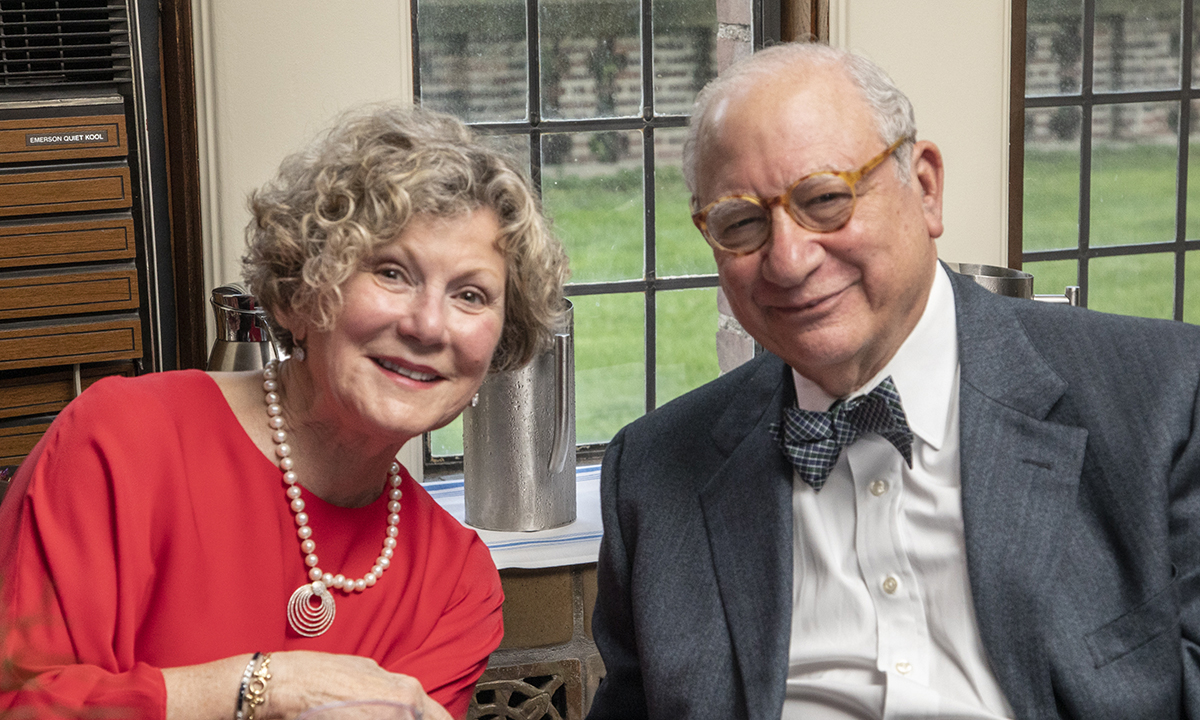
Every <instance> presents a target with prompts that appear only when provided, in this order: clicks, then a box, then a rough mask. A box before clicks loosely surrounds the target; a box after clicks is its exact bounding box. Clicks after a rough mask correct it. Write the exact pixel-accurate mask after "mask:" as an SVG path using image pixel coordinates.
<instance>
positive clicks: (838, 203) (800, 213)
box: [692, 135, 916, 255]
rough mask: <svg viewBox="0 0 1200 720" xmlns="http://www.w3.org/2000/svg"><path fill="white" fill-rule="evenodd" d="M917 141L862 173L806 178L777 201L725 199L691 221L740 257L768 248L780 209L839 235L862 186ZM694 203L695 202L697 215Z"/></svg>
mask: <svg viewBox="0 0 1200 720" xmlns="http://www.w3.org/2000/svg"><path fill="white" fill-rule="evenodd" d="M915 139H916V138H915V137H914V136H912V135H906V136H905V137H902V138H900V139H899V140H897V141H896V142H894V143H892V144H891V145H889V146H888V148H887V150H884V151H883V152H881V153H879V154H878V155H876V156H875V157H873V158H871V159H870V160H868V161H867V163H866V164H865V165H863V166H862V167H860V168H859V169H857V170H845V171H842V172H832V171H822V172H815V173H812V174H810V175H805V176H804V177H802V178H800V179H799V180H797V181H796V182H794V183H792V186H791V187H789V188H788V189H787V190H786V191H785V192H784V193H783V194H782V195H779V196H778V197H774V198H770V199H767V198H761V197H754V196H751V195H726V196H725V197H723V198H719V199H717V200H714V201H713V202H711V203H709V204H708V205H706V206H705V207H704V209H703V210H699V211H694V212H693V213H692V221H693V222H695V223H696V227H698V228H700V232H701V233H703V234H704V239H705V240H707V241H708V244H709V245H712V246H713V247H714V248H716V249H718V250H725V251H728V252H731V253H736V254H738V255H746V254H749V253H752V252H754V251H755V250H757V249H759V248H760V247H762V246H763V245H765V244H766V242H767V239H768V238H770V237H771V208H772V207H773V206H774V205H776V204H782V205H783V207H784V209H786V210H787V213H788V215H790V216H791V217H792V219H793V220H795V221H796V222H797V223H798V224H799V225H800V226H801V227H804V228H807V229H809V230H812V231H813V232H819V233H827V232H833V231H834V230H840V229H841V228H842V227H844V226H845V225H846V223H848V222H850V216H852V215H853V214H854V203H855V202H856V201H857V199H858V196H857V194H856V193H855V190H854V186H855V185H857V184H858V181H859V180H862V179H863V177H864V176H865V175H866V174H867V173H869V172H871V171H872V170H874V169H875V168H877V167H879V165H880V164H882V163H883V161H884V160H887V159H888V157H889V156H890V155H891V154H892V153H894V152H896V149H897V148H899V147H900V146H901V145H903V144H904V143H905V142H906V141H909V140H915ZM695 203H696V199H695V198H692V208H693V210H695Z"/></svg>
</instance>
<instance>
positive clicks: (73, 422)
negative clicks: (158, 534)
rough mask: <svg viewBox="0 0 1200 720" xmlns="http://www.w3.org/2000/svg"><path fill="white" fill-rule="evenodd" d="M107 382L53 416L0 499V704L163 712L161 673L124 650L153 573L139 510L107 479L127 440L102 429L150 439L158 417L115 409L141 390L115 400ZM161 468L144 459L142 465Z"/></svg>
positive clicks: (42, 712) (62, 710) (153, 718)
mask: <svg viewBox="0 0 1200 720" xmlns="http://www.w3.org/2000/svg"><path fill="white" fill-rule="evenodd" d="M113 389H114V388H113V387H112V385H110V383H108V382H105V381H102V382H101V383H98V384H97V385H96V386H94V387H93V388H92V389H91V392H89V393H87V394H85V395H84V396H83V397H81V398H80V399H78V400H77V401H76V402H74V403H72V404H71V405H70V406H68V408H67V409H66V410H64V411H63V412H62V413H60V415H59V416H58V418H56V419H55V422H54V423H53V424H52V425H51V427H50V429H49V431H48V432H47V433H46V435H45V436H44V437H43V439H42V440H41V442H40V443H38V445H37V447H36V448H35V449H34V451H33V453H32V454H30V456H29V457H28V458H27V459H26V461H25V462H24V463H23V464H22V465H21V467H20V469H19V470H18V472H17V475H16V477H15V478H14V481H13V485H12V487H11V488H10V489H9V492H8V494H7V496H6V499H5V502H4V504H3V507H2V508H0V543H2V545H0V553H2V555H0V571H2V577H3V583H4V586H3V594H4V600H5V602H4V616H3V617H4V626H3V633H4V636H3V651H4V660H5V661H6V662H5V673H4V675H5V677H3V678H2V684H0V712H2V711H3V710H14V711H16V710H18V709H19V712H22V713H26V714H30V715H32V716H34V717H84V716H86V715H88V714H91V713H94V712H96V709H97V708H103V709H105V710H107V711H111V713H112V715H111V716H112V717H117V718H125V717H129V718H145V719H148V720H161V718H163V717H164V716H165V714H166V688H165V685H164V682H163V677H162V673H161V671H159V670H158V669H157V668H153V667H150V666H149V665H146V664H145V663H139V662H136V661H135V660H134V658H133V639H134V635H135V631H136V627H135V623H136V620H135V618H136V617H137V616H138V608H140V607H143V606H144V603H145V601H146V598H145V597H143V595H144V593H145V588H146V587H147V585H148V583H147V579H148V578H149V577H150V576H149V575H148V574H147V573H151V572H152V571H153V566H152V564H151V563H150V562H149V557H150V555H149V554H150V552H151V548H150V547H148V545H149V540H148V536H147V530H148V528H147V524H146V523H145V522H144V521H143V520H144V518H142V517H140V516H141V515H142V511H143V509H144V508H143V506H142V504H141V503H133V504H132V505H131V506H128V507H126V506H124V505H122V504H121V503H123V502H124V501H125V500H126V499H127V498H120V497H117V495H119V494H120V492H119V491H118V490H117V489H116V488H114V485H113V482H112V477H113V466H114V465H125V466H128V462H127V460H128V458H126V459H125V460H122V459H121V458H118V457H116V456H115V454H116V453H122V452H123V453H124V454H125V455H129V454H131V450H136V448H134V449H130V448H125V449H124V450H120V451H119V450H118V449H117V448H120V447H121V443H120V442H116V437H115V436H116V435H117V433H112V432H110V431H109V429H111V428H121V427H122V426H124V427H123V428H122V430H123V433H128V432H129V431H130V430H132V431H134V432H137V433H140V434H139V435H132V436H130V435H127V434H126V435H125V436H126V437H139V438H141V439H144V440H145V441H146V442H148V443H152V442H154V437H155V434H156V432H157V433H158V434H161V433H162V432H163V429H162V428H163V425H162V424H161V423H156V422H154V421H153V420H151V421H148V422H147V421H145V420H137V419H135V418H132V417H122V415H123V413H122V412H120V408H122V407H125V406H127V405H128V404H129V403H131V402H132V403H136V402H137V400H138V399H137V398H128V397H124V398H123V397H115V396H114V393H112V390H113ZM106 396H107V398H106ZM101 408H103V411H101ZM101 412H103V417H101ZM130 424H133V425H136V427H129V425H130ZM164 470H165V468H161V467H154V464H153V462H150V463H147V467H146V471H147V472H156V471H164ZM128 521H132V522H128ZM139 575H141V577H138V576H139ZM139 588H140V589H141V592H139ZM12 716H13V717H16V716H17V713H16V712H13V714H12Z"/></svg>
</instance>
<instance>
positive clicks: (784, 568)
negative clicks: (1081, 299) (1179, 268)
mask: <svg viewBox="0 0 1200 720" xmlns="http://www.w3.org/2000/svg"><path fill="white" fill-rule="evenodd" d="M685 156H686V157H685V174H686V175H687V177H688V180H689V186H690V188H691V190H692V192H693V209H694V211H695V213H696V214H695V216H694V217H695V219H696V221H697V225H698V226H699V227H700V228H701V230H702V232H703V233H704V235H705V237H706V239H707V240H708V241H709V243H710V244H711V245H712V246H713V249H714V254H715V257H716V261H717V267H718V271H719V273H720V281H721V286H722V288H723V289H724V291H725V293H726V295H727V297H728V298H729V301H730V304H731V306H732V307H733V310H734V313H735V315H736V316H737V318H738V320H739V321H740V322H741V323H742V325H743V326H744V327H745V328H746V329H747V331H749V332H750V334H751V335H753V336H754V338H755V339H756V340H758V342H759V343H761V344H762V346H763V347H764V348H766V350H768V351H769V352H768V353H765V354H763V355H762V356H760V357H758V358H756V359H755V360H753V361H751V362H749V363H747V364H745V365H744V366H742V367H741V368H738V369H737V370H735V371H733V372H731V373H729V374H727V375H725V376H724V377H722V378H720V379H718V380H716V381H714V382H712V383H710V384H708V385H706V386H704V387H702V388H700V389H698V390H696V391H694V392H692V393H690V394H688V395H686V396H684V397H682V398H680V399H679V400H677V401H675V402H672V403H670V404H668V405H666V406H664V407H663V408H661V409H659V410H658V411H656V412H654V413H651V414H649V415H647V416H646V417H645V418H643V419H641V420H638V421H637V422H635V423H633V424H631V425H630V426H628V427H627V428H625V429H624V430H622V431H621V432H620V433H619V434H618V435H617V437H616V438H615V439H614V440H613V442H612V444H611V445H610V447H609V449H608V453H607V455H606V456H605V461H604V473H603V484H602V505H603V513H604V523H605V537H604V541H603V545H602V549H601V556H600V565H599V585H600V589H599V596H598V600H597V603H596V610H595V620H594V630H595V637H596V642H597V644H598V645H599V647H600V651H601V653H602V655H603V658H604V662H605V666H606V668H607V677H606V679H605V680H604V681H603V683H602V684H601V686H600V688H599V690H598V691H597V694H596V698H595V701H594V704H593V707H592V712H591V715H590V717H591V718H595V719H603V718H613V719H617V718H620V719H621V720H628V719H630V718H663V719H670V720H679V719H681V718H697V719H699V718H720V719H722V720H724V719H727V718H753V719H756V720H766V719H768V718H770V719H771V720H775V719H777V718H780V717H784V718H822V719H824V718H879V717H886V718H938V717H941V718H949V717H953V718H997V717H1022V718H1024V717H1071V718H1155V719H1156V720H1160V719H1162V718H1172V717H1181V716H1186V717H1200V647H1198V646H1197V641H1198V640H1200V601H1198V597H1200V593H1198V592H1197V589H1198V584H1200V442H1193V440H1192V429H1193V427H1195V426H1196V424H1197V421H1198V420H1200V418H1198V417H1197V415H1198V405H1197V398H1196V396H1197V390H1198V388H1200V332H1197V330H1196V329H1195V328H1193V327H1191V326H1187V325H1184V324H1182V323H1171V322H1162V321H1147V320H1137V319H1130V318H1121V317H1117V316H1111V315H1103V314H1100V313H1093V312H1088V311H1085V310H1079V309H1076V308H1068V307H1064V306H1054V305H1047V304H1042V303H1035V302H1031V301H1026V300H1015V299H1011V298H1002V297H999V296H995V295H991V294H989V293H988V292H987V291H985V290H983V289H982V288H979V287H977V286H975V285H974V284H972V283H971V282H969V281H967V280H965V279H963V278H961V277H959V276H957V275H954V274H953V273H950V272H949V271H948V270H947V269H946V268H945V267H944V266H942V265H940V264H939V263H938V261H937V257H936V247H935V243H934V238H936V237H938V236H939V235H940V234H941V232H942V221H941V203H942V182H943V169H942V159H941V155H940V153H939V151H938V149H937V147H936V146H935V145H933V144H932V143H930V142H927V141H924V140H916V139H915V127H914V122H913V119H912V110H911V106H910V105H909V103H908V101H907V99H906V98H905V97H904V96H903V94H902V93H901V92H900V91H899V90H897V89H896V88H895V87H894V86H893V85H892V83H891V81H890V80H889V79H888V78H887V77H886V75H884V74H883V73H882V71H880V70H879V69H878V68H877V67H875V66H874V65H872V64H871V63H869V62H868V61H866V60H864V59H862V58H858V57H855V56H852V55H848V54H846V53H843V52H841V51H838V50H834V49H831V48H828V47H824V46H819V45H792V46H781V47H777V48H772V49H769V50H767V51H764V52H762V53H759V54H758V55H756V56H754V57H753V58H751V59H749V60H748V61H746V62H744V63H742V64H740V65H739V66H736V67H735V68H733V69H732V70H731V71H730V72H728V73H726V75H724V76H722V77H721V78H720V79H718V80H716V81H714V83H713V84H711V85H710V86H709V87H708V88H707V89H706V90H705V91H704V92H703V93H702V94H701V97H700V99H699V100H698V102H697V112H696V114H695V116H694V117H693V121H692V127H691V134H690V138H689V144H688V149H687V150H685ZM825 411H831V412H825Z"/></svg>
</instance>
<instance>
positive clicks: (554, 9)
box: [539, 0, 642, 118]
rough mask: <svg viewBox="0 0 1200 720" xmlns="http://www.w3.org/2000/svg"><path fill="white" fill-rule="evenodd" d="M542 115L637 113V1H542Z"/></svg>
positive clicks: (639, 80) (639, 83)
mask: <svg viewBox="0 0 1200 720" xmlns="http://www.w3.org/2000/svg"><path fill="white" fill-rule="evenodd" d="M539 22H540V24H541V33H542V43H541V58H542V66H541V73H542V117H547V118H605V117H618V116H630V115H638V114H640V113H641V107H642V64H641V54H642V44H641V39H640V37H639V34H638V27H639V25H640V23H641V15H640V11H639V6H638V2H637V0H613V1H612V2H605V3H580V2H569V1H567V0H543V2H541V3H540V10H539Z"/></svg>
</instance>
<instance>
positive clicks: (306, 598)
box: [263, 360, 403, 637]
mask: <svg viewBox="0 0 1200 720" xmlns="http://www.w3.org/2000/svg"><path fill="white" fill-rule="evenodd" d="M263 391H264V392H265V393H266V402H267V417H268V418H270V419H269V420H268V425H270V427H271V439H272V440H274V441H275V455H276V456H277V457H278V458H279V470H280V471H281V472H282V473H283V483H284V485H286V486H287V498H288V502H289V504H290V505H291V508H292V513H294V514H295V516H296V526H297V529H296V535H297V536H299V538H300V551H301V552H303V553H304V564H305V565H307V566H308V567H309V570H308V578H309V579H310V580H312V582H311V583H305V584H303V585H301V586H300V587H298V588H296V592H294V593H292V598H291V600H288V611H287V618H288V624H289V625H291V626H292V629H293V630H295V631H296V632H297V633H299V634H301V635H303V636H305V637H316V636H318V635H320V634H322V633H324V632H325V631H326V630H328V629H329V626H330V625H332V624H333V616H334V615H335V614H336V613H337V607H336V606H335V605H334V604H333V595H332V594H331V593H330V592H329V588H337V589H339V590H341V591H342V592H344V593H346V594H350V593H352V592H362V591H363V590H366V589H367V588H369V587H371V586H373V585H374V584H375V583H376V582H378V581H379V578H380V576H381V575H383V571H384V570H387V569H388V566H389V565H391V564H392V556H393V555H394V554H395V548H396V536H398V535H399V534H400V528H399V527H398V526H399V525H400V497H401V496H402V495H403V493H402V492H401V491H400V484H401V483H402V482H403V478H402V477H401V476H400V464H399V463H397V462H393V463H392V464H391V466H390V467H389V468H388V484H389V485H390V486H391V489H390V490H389V491H388V496H389V499H388V518H387V535H386V536H385V537H384V538H383V550H382V551H380V553H379V557H377V558H375V565H374V566H372V567H371V570H370V571H369V572H368V573H367V574H366V575H363V576H362V577H360V578H358V579H357V580H354V579H351V578H348V577H346V576H345V575H342V574H341V573H338V574H337V575H333V574H331V573H327V572H324V571H322V570H321V568H320V567H318V566H317V563H318V562H319V561H318V559H317V544H316V543H315V542H314V541H313V539H312V527H310V526H309V524H308V513H306V512H304V500H303V499H301V497H300V493H301V490H300V486H299V485H297V484H296V472H295V470H294V469H293V468H294V466H295V462H293V460H292V458H291V454H292V448H291V446H290V445H288V444H287V432H285V431H284V429H283V407H282V406H280V404H279V400H280V398H279V363H278V361H276V360H271V361H270V362H268V363H267V366H266V367H265V368H263ZM314 599H315V600H316V601H317V605H316V606H315V607H314V606H313V600H314Z"/></svg>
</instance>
